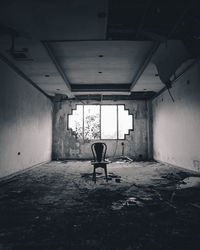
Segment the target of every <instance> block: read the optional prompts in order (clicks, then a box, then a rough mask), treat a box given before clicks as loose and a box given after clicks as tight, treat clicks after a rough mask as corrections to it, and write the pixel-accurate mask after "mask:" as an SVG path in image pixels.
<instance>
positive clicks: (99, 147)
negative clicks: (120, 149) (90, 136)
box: [91, 142, 109, 182]
mask: <svg viewBox="0 0 200 250" xmlns="http://www.w3.org/2000/svg"><path fill="white" fill-rule="evenodd" d="M91 149H92V153H93V157H94V160H93V161H91V164H92V165H93V166H94V170H93V180H94V181H95V182H96V168H103V169H104V171H105V177H106V181H108V176H107V164H108V163H109V161H107V160H105V156H106V151H107V146H106V144H105V143H103V142H96V143H93V144H92V146H91Z"/></svg>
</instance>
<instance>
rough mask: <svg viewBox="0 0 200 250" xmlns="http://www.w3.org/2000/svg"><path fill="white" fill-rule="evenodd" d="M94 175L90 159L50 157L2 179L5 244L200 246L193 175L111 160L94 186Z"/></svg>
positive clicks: (0, 243)
mask: <svg viewBox="0 0 200 250" xmlns="http://www.w3.org/2000/svg"><path fill="white" fill-rule="evenodd" d="M91 172H92V166H91V165H90V162H88V161H85V162H78V161H69V162H61V163H60V162H52V163H49V164H45V165H43V166H40V167H37V168H34V169H32V170H29V171H28V172H26V173H24V174H21V175H19V176H17V177H15V178H13V179H11V180H9V181H7V182H2V183H0V204H1V205H0V249H4V250H11V249H12V250H16V249H17V250H25V249H26V250H33V249H34V250H36V249H37V250H38V249H44V250H51V249H52V250H133V249H137V250H144V249H145V250H146V249H149V250H157V249H162V250H166V249H170V250H172V249H176V250H179V249H180V250H184V249H190V250H193V249H200V242H199V239H200V187H199V185H198V183H199V178H197V177H192V178H189V179H187V177H190V176H195V174H194V173H192V172H189V171H184V170H183V169H178V168H174V167H169V166H165V165H163V164H159V163H153V162H145V163H144V162H140V163H119V162H118V163H117V162H113V163H112V164H109V165H108V172H109V173H110V180H109V181H108V183H106V181H105V180H104V176H103V175H102V174H101V169H98V172H99V174H98V177H97V183H96V184H95V183H94V182H93V181H92V175H91V174H90V173H91ZM185 178H186V179H185ZM183 180H185V181H183ZM186 182H188V184H185V183H186ZM195 183H197V184H195ZM194 184H195V185H194Z"/></svg>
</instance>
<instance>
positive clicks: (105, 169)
mask: <svg viewBox="0 0 200 250" xmlns="http://www.w3.org/2000/svg"><path fill="white" fill-rule="evenodd" d="M104 171H105V176H106V181H108V174H107V165H106V164H105V167H104Z"/></svg>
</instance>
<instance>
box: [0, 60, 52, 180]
mask: <svg viewBox="0 0 200 250" xmlns="http://www.w3.org/2000/svg"><path fill="white" fill-rule="evenodd" d="M51 146H52V104H51V101H50V100H49V99H48V98H47V97H45V96H44V95H43V94H42V93H40V92H39V91H38V90H37V89H35V88H34V87H33V86H31V85H30V84H29V83H27V82H26V81H25V80H24V79H23V78H21V77H20V76H19V75H18V74H17V73H16V72H14V71H13V70H12V69H11V68H9V67H8V66H7V65H6V64H5V63H3V62H1V61H0V177H3V176H6V175H9V174H12V173H14V172H16V171H19V170H23V169H25V168H27V167H30V166H33V165H36V164H38V163H41V162H45V161H49V160H50V159H51Z"/></svg>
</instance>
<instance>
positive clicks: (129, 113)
mask: <svg viewBox="0 0 200 250" xmlns="http://www.w3.org/2000/svg"><path fill="white" fill-rule="evenodd" d="M77 105H81V106H83V123H82V124H83V125H82V126H83V136H82V138H81V140H83V141H85V140H89V141H98V140H101V141H113V140H115V141H116V140H126V136H127V135H130V132H131V131H134V120H135V119H134V114H131V112H130V110H129V109H128V108H126V105H125V104H75V109H73V108H72V109H71V112H70V113H69V114H68V115H67V130H71V131H72V132H73V130H72V128H69V116H70V115H72V114H73V110H77ZM109 105H111V106H117V109H116V110H117V111H116V112H117V138H115V139H102V138H101V107H102V106H109ZM84 106H100V114H99V122H100V139H85V138H84ZM118 106H124V110H127V111H128V115H131V116H132V129H129V130H128V134H124V138H123V139H119V113H118Z"/></svg>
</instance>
